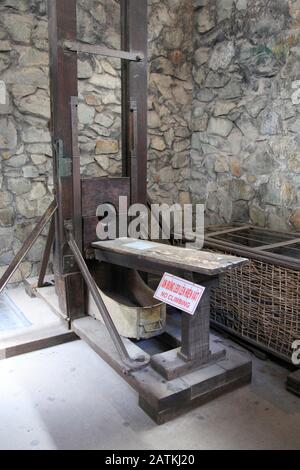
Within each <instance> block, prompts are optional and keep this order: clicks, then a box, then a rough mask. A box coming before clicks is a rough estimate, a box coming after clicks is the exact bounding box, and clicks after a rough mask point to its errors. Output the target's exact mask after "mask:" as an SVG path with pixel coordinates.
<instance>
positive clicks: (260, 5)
mask: <svg viewBox="0 0 300 470" xmlns="http://www.w3.org/2000/svg"><path fill="white" fill-rule="evenodd" d="M148 5H149V99H148V108H149V110H148V118H149V126H148V127H149V129H148V137H149V139H148V141H149V151H148V160H149V162H148V180H149V181H148V190H149V192H150V194H151V196H152V198H153V199H154V200H156V201H157V202H167V203H174V202H177V201H179V202H180V203H182V204H184V203H189V202H190V201H192V202H194V203H202V204H205V214H206V220H207V222H208V223H212V224H219V223H224V222H226V223H227V222H233V221H239V222H249V221H250V222H251V223H253V224H255V225H259V226H264V227H269V228H272V229H275V230H295V229H296V230H299V229H300V152H299V145H300V135H299V127H300V114H299V112H300V92H299V89H300V55H299V52H298V49H299V43H300V0H271V1H270V0H149V1H148ZM119 15H120V9H119V2H118V1H117V0H78V37H79V38H80V39H81V40H82V41H84V42H87V43H102V44H104V45H106V46H108V47H113V48H119V47H120V28H119ZM48 64H49V58H48V22H47V11H46V0H2V1H1V2H0V80H3V81H5V83H6V85H7V100H6V105H1V104H0V154H1V162H0V165H1V172H0V275H1V273H2V272H3V271H4V270H5V267H6V266H7V265H8V263H9V262H10V260H11V259H12V257H13V255H14V254H15V253H16V252H17V251H18V250H19V248H20V247H21V245H22V242H23V241H24V239H25V238H26V236H27V235H28V234H29V233H30V231H31V230H32V228H33V227H34V225H35V223H36V221H37V218H38V217H39V216H40V215H41V214H42V213H43V212H44V210H45V209H46V207H47V206H48V205H49V203H50V201H51V199H52V191H53V180H52V149H51V142H50V133H49V131H48V121H49V117H50V105H49V78H48V76H49V66H48ZM78 79H79V99H80V104H79V122H80V124H79V142H80V152H81V172H82V177H84V178H85V177H91V176H118V175H120V173H121V154H120V147H121V144H120V140H121V114H120V113H121V89H120V85H121V83H120V63H119V61H118V60H111V59H101V58H99V57H91V56H89V55H85V54H82V55H80V57H79V72H78ZM45 236H46V233H44V234H43V236H42V237H40V239H39V240H38V242H37V244H36V245H35V246H34V248H33V249H32V251H31V252H30V254H29V255H28V257H27V258H26V260H25V262H23V263H22V265H21V267H20V269H19V270H18V272H17V273H16V275H15V276H14V279H13V281H14V282H18V281H20V280H21V279H23V278H24V277H27V276H33V275H35V274H36V273H37V269H38V262H39V260H40V258H41V253H42V251H43V247H44V244H45Z"/></svg>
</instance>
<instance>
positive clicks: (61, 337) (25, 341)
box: [0, 327, 78, 360]
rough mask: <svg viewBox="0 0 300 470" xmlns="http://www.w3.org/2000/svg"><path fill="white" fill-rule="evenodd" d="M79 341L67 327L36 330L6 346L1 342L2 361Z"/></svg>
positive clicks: (0, 355) (11, 340)
mask: <svg viewBox="0 0 300 470" xmlns="http://www.w3.org/2000/svg"><path fill="white" fill-rule="evenodd" d="M77 339H78V337H77V336H76V334H75V333H74V332H73V331H69V330H68V329H67V328H66V327H50V328H41V329H39V330H36V329H35V330H34V331H32V332H28V333H26V334H24V335H23V336H22V337H20V338H18V339H10V341H9V342H8V341H6V344H5V342H4V341H0V360H1V359H8V358H9V357H13V356H19V355H21V354H26V353H29V352H33V351H38V350H40V349H45V348H51V347H53V346H58V345H59V344H64V343H69V342H70V341H75V340H77Z"/></svg>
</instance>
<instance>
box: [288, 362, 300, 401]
mask: <svg viewBox="0 0 300 470" xmlns="http://www.w3.org/2000/svg"><path fill="white" fill-rule="evenodd" d="M286 388H287V389H288V390H289V391H290V392H292V393H295V395H298V396H299V397H300V369H299V370H297V371H296V372H294V373H293V374H290V375H289V376H288V378H287V383H286Z"/></svg>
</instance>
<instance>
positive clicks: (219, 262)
mask: <svg viewBox="0 0 300 470" xmlns="http://www.w3.org/2000/svg"><path fill="white" fill-rule="evenodd" d="M145 243H146V245H145ZM92 246H93V248H95V249H96V256H98V255H99V257H101V258H103V259H104V258H105V261H108V262H112V263H114V262H115V261H116V259H115V258H113V255H118V257H119V260H118V261H119V262H120V263H122V258H123V260H124V262H126V258H127V260H130V263H131V264H132V266H131V267H132V268H134V269H140V267H141V266H142V265H143V263H145V269H144V270H145V271H147V268H146V265H147V262H149V263H150V262H152V264H153V265H156V266H157V267H160V269H162V270H164V271H168V269H169V270H173V269H174V268H176V269H178V270H182V271H187V272H196V273H200V274H205V275H208V276H215V275H218V274H221V273H223V272H226V271H228V270H229V269H231V268H233V267H238V266H242V265H244V264H246V263H247V261H248V260H247V259H243V258H237V257H235V256H228V255H221V254H217V253H211V252H206V251H198V250H192V249H188V248H179V247H174V246H170V245H164V244H161V243H154V242H148V241H146V242H145V241H142V240H140V241H138V240H136V239H133V238H119V239H117V240H112V241H106V242H95V243H93V244H92ZM143 246H146V247H147V248H145V249H143ZM139 247H141V248H142V249H140V248H139ZM138 262H140V263H139V267H136V266H133V264H136V263H137V264H138Z"/></svg>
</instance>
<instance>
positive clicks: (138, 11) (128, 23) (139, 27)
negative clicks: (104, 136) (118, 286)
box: [121, 0, 148, 204]
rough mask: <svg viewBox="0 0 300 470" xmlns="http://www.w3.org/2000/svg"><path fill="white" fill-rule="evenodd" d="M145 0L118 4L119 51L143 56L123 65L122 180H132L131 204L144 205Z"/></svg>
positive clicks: (145, 136)
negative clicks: (119, 21)
mask: <svg viewBox="0 0 300 470" xmlns="http://www.w3.org/2000/svg"><path fill="white" fill-rule="evenodd" d="M147 25H148V15H147V0H121V30H122V31H121V35H122V41H121V42H122V44H121V48H122V49H123V50H126V51H130V52H139V53H142V54H143V57H144V58H143V60H142V61H140V62H128V61H124V60H123V62H122V121H123V126H122V140H123V145H122V146H123V152H122V153H123V176H129V177H130V178H131V203H140V204H146V201H147V109H148V102H147V95H148V75H147V70H148V58H147V49H148V48H147V44H148V35H147V30H148V28H147Z"/></svg>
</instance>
